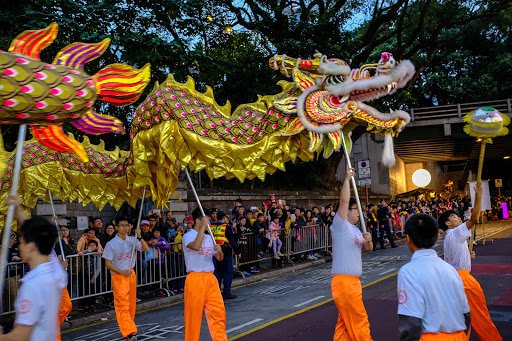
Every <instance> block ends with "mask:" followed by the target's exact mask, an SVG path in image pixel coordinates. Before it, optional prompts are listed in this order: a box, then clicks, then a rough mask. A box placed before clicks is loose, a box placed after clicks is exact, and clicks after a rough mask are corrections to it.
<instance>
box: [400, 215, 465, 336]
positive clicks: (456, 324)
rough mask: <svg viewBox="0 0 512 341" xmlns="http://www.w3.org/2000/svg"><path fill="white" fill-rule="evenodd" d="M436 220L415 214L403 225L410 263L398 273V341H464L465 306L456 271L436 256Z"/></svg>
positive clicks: (461, 286)
mask: <svg viewBox="0 0 512 341" xmlns="http://www.w3.org/2000/svg"><path fill="white" fill-rule="evenodd" d="M438 231H439V229H438V225H437V222H436V220H435V219H434V218H433V217H432V216H430V215H427V214H423V213H420V214H415V215H413V216H412V217H410V218H409V220H407V222H406V224H405V230H404V232H405V234H406V240H407V246H408V248H409V250H410V251H411V252H412V253H413V255H412V258H411V261H410V262H409V263H407V264H406V265H404V266H402V268H401V269H400V271H399V272H398V288H397V291H398V318H399V332H400V340H422V341H428V340H443V341H449V340H458V341H464V340H467V335H466V333H465V331H466V330H467V329H469V324H470V314H469V306H468V302H467V299H466V295H465V294H464V286H463V285H462V281H461V279H460V277H459V276H458V274H457V271H455V269H454V268H453V267H452V266H451V265H450V264H448V263H446V262H445V261H443V260H442V259H441V258H439V257H438V255H437V253H436V251H435V250H432V249H431V247H432V246H434V244H435V242H436V241H437V237H438Z"/></svg>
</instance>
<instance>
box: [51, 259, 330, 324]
mask: <svg viewBox="0 0 512 341" xmlns="http://www.w3.org/2000/svg"><path fill="white" fill-rule="evenodd" d="M324 263H326V260H325V259H319V260H315V261H312V262H307V263H301V264H297V265H293V266H289V267H284V268H281V269H277V270H276V269H272V270H270V271H265V272H262V273H259V274H257V275H252V276H251V277H247V278H238V279H235V280H233V284H232V287H233V288H236V287H240V286H245V285H249V284H252V283H257V282H261V281H264V280H266V279H269V278H274V277H279V276H282V275H285V274H291V273H294V272H297V271H301V270H303V269H307V268H310V267H313V266H316V265H320V264H324ZM181 301H183V294H179V295H175V296H170V297H162V298H157V299H153V300H150V301H147V302H140V303H137V313H139V314H140V313H144V312H146V311H150V310H155V309H159V308H163V307H166V306H169V305H172V304H177V303H180V302H181ZM115 318H116V313H115V311H114V310H113V309H112V310H108V311H105V312H102V313H98V314H93V315H89V316H84V317H80V318H77V319H72V320H71V321H67V322H64V323H63V324H62V325H61V330H62V331H67V332H70V331H72V330H74V329H77V328H80V327H83V326H89V325H95V324H101V323H106V322H108V321H112V320H115Z"/></svg>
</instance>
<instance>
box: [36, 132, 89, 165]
mask: <svg viewBox="0 0 512 341" xmlns="http://www.w3.org/2000/svg"><path fill="white" fill-rule="evenodd" d="M32 133H33V134H34V136H35V137H36V139H37V140H38V141H39V142H41V144H42V145H43V146H45V147H48V148H49V149H52V150H55V151H57V152H66V153H75V154H76V155H77V156H78V157H79V158H80V159H81V160H82V161H84V162H87V161H88V158H87V154H86V153H85V150H84V147H83V146H82V145H81V144H80V143H78V142H77V141H75V140H74V139H71V138H69V137H67V136H66V135H65V134H64V131H63V130H62V126H60V125H50V126H47V127H38V126H34V127H32Z"/></svg>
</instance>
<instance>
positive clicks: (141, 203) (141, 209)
mask: <svg viewBox="0 0 512 341" xmlns="http://www.w3.org/2000/svg"><path fill="white" fill-rule="evenodd" d="M144 199H146V186H144V191H143V192H142V200H141V202H140V209H139V218H138V219H137V225H135V228H137V227H139V226H140V221H141V219H142V211H143V209H144ZM135 238H137V237H135ZM135 245H137V241H135V243H133V246H132V253H131V254H130V270H131V269H132V264H133V257H134V256H135Z"/></svg>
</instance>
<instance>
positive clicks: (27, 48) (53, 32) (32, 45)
mask: <svg viewBox="0 0 512 341" xmlns="http://www.w3.org/2000/svg"><path fill="white" fill-rule="evenodd" d="M58 30H59V25H57V24H56V23H52V24H50V25H49V26H48V27H46V28H44V29H42V30H30V31H24V32H22V33H21V34H20V35H18V36H17V37H16V38H15V39H14V40H13V41H12V43H11V46H10V47H9V52H12V53H17V54H21V55H24V56H26V57H30V58H33V59H37V60H39V55H40V53H41V51H42V50H43V49H44V48H45V47H47V46H48V45H50V44H51V43H52V42H53V41H54V40H55V38H56V37H57V32H58Z"/></svg>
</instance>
